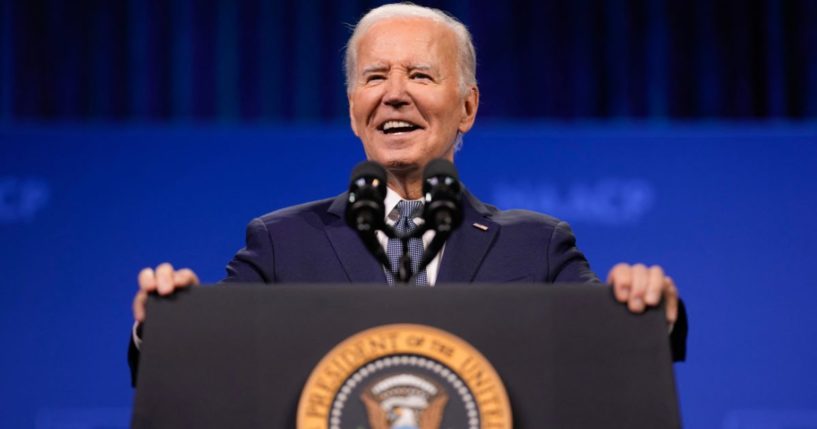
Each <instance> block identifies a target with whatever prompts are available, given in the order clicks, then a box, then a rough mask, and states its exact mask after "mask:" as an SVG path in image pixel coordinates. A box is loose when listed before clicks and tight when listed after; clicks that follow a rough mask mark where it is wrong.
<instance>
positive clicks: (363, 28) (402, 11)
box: [344, 2, 477, 95]
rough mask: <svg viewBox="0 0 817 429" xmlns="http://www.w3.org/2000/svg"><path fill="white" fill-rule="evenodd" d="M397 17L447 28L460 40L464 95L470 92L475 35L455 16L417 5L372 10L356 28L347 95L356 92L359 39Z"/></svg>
mask: <svg viewBox="0 0 817 429" xmlns="http://www.w3.org/2000/svg"><path fill="white" fill-rule="evenodd" d="M394 18H422V19H429V20H432V21H434V22H438V23H440V24H443V25H445V26H446V27H448V28H449V29H451V31H453V32H454V35H455V36H456V38H457V63H458V65H459V84H460V92H462V93H463V95H464V94H466V93H468V86H470V85H476V84H477V77H476V74H477V55H476V50H475V49H474V43H473V42H472V41H471V33H470V32H469V31H468V29H467V28H466V27H465V25H463V24H462V23H461V22H460V21H459V20H457V19H456V18H454V17H453V16H451V15H448V14H447V13H445V12H443V11H441V10H439V9H433V8H430V7H424V6H418V5H416V4H413V3H409V2H406V3H392V4H386V5H383V6H380V7H377V8H374V9H372V10H370V11H369V13H367V14H366V15H363V18H360V21H358V22H357V25H355V27H354V31H353V32H352V36H351V37H349V41H348V42H347V43H346V57H345V59H344V67H345V68H346V92H351V91H352V85H353V84H354V75H355V68H356V67H357V64H356V61H357V48H358V46H357V44H358V40H359V39H360V38H361V37H363V35H364V34H366V32H367V31H368V30H369V28H371V27H372V25H374V24H376V23H378V22H380V21H385V20H388V19H394Z"/></svg>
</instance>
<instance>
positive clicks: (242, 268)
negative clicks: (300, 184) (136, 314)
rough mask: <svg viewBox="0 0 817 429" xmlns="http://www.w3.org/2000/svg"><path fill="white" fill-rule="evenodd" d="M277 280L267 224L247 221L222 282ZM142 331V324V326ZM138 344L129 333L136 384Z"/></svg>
mask: <svg viewBox="0 0 817 429" xmlns="http://www.w3.org/2000/svg"><path fill="white" fill-rule="evenodd" d="M274 281H275V257H274V252H273V246H272V240H271V239H270V235H269V231H268V230H267V226H266V225H265V224H264V222H263V220H261V219H254V220H253V221H252V222H250V223H249V225H247V234H246V245H245V247H244V248H243V249H241V250H239V251H238V253H236V255H235V256H234V257H233V259H232V260H231V261H230V262H229V263H228V264H227V277H226V278H225V279H224V280H222V282H223V283H272V282H274ZM139 331H140V333H139V335H141V325H140V326H139ZM139 355H140V351H139V348H138V347H136V344H135V343H134V342H133V336H132V335H130V344H129V345H128V367H130V375H131V385H132V386H134V387H136V379H137V376H138V373H139Z"/></svg>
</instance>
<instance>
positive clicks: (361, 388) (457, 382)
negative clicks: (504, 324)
mask: <svg viewBox="0 0 817 429" xmlns="http://www.w3.org/2000/svg"><path fill="white" fill-rule="evenodd" d="M511 421H512V419H511V408H510V404H509V402H508V396H507V394H506V393H505V387H504V386H503V384H502V380H500V378H499V376H498V375H497V373H496V371H495V370H494V368H493V367H492V366H491V364H490V363H489V362H488V361H487V360H486V359H485V357H484V356H483V355H482V354H481V353H479V351H477V350H476V349H475V348H474V347H472V346H471V345H470V344H468V343H466V342H465V341H463V340H462V339H461V338H459V337H457V336H455V335H452V334H450V333H448V332H445V331H442V330H439V329H436V328H432V327H429V326H423V325H413V324H396V325H386V326H379V327H376V328H372V329H368V330H366V331H363V332H360V333H358V334H355V335H353V336H352V337H350V338H348V339H346V340H344V341H343V342H341V343H340V344H338V345H337V346H335V348H333V349H332V350H331V351H330V352H329V354H327V355H326V356H325V357H324V358H323V359H322V360H321V361H320V362H319V363H318V365H317V367H315V369H314V370H313V372H312V374H311V375H310V376H309V379H308V380H307V382H306V385H305V386H304V390H303V393H302V394H301V399H300V401H299V403H298V413H297V428H298V429H360V428H369V429H440V428H464V429H485V428H492V429H494V428H495V429H502V428H511V426H512V424H511Z"/></svg>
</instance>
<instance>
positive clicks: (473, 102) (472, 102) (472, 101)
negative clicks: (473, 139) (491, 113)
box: [457, 85, 479, 134]
mask: <svg viewBox="0 0 817 429" xmlns="http://www.w3.org/2000/svg"><path fill="white" fill-rule="evenodd" d="M478 108H479V88H478V87H477V86H476V85H471V86H470V87H469V88H468V94H467V95H466V96H465V97H463V100H462V119H460V125H459V127H457V129H458V130H460V132H461V133H463V134H465V133H467V132H468V131H469V130H470V129H471V127H473V126H474V121H475V120H476V118H477V109H478Z"/></svg>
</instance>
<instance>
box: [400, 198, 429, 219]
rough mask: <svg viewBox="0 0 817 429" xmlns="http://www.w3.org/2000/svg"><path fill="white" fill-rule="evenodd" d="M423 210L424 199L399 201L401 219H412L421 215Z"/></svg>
mask: <svg viewBox="0 0 817 429" xmlns="http://www.w3.org/2000/svg"><path fill="white" fill-rule="evenodd" d="M422 210H423V202H422V201H406V200H400V202H398V203H397V211H398V212H399V213H400V219H411V220H413V219H414V218H415V217H419V216H420V213H421V212H422Z"/></svg>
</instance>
